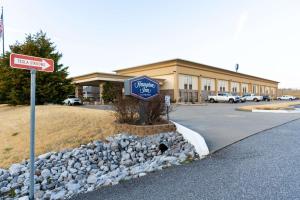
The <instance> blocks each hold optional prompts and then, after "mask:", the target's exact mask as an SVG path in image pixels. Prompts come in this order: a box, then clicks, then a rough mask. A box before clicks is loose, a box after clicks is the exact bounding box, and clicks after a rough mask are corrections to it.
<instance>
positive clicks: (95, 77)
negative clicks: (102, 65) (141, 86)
mask: <svg viewBox="0 0 300 200" xmlns="http://www.w3.org/2000/svg"><path fill="white" fill-rule="evenodd" d="M130 78H133V76H124V75H119V74H115V73H103V72H93V73H89V74H84V75H80V76H74V77H71V78H70V79H72V82H73V83H76V84H86V83H91V84H92V85H96V84H97V82H98V81H113V82H123V81H124V80H127V79H130ZM154 79H155V80H156V81H158V82H159V83H160V84H162V83H163V82H164V79H157V78H154Z"/></svg>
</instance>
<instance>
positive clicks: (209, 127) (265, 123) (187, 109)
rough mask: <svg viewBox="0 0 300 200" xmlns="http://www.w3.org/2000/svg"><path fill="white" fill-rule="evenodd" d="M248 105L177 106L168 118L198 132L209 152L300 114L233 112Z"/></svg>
mask: <svg viewBox="0 0 300 200" xmlns="http://www.w3.org/2000/svg"><path fill="white" fill-rule="evenodd" d="M249 104H253V103H246V104H226V103H215V104H207V105H206V106H205V105H204V106H178V107H176V108H175V111H174V112H172V113H171V115H170V116H171V119H172V120H174V121H175V122H178V123H180V124H182V125H184V126H186V127H188V128H190V129H192V130H194V131H196V132H199V133H200V134H201V135H202V136H203V137H204V138H205V141H206V142H207V145H208V148H209V150H210V152H214V151H217V150H219V149H221V148H223V147H225V146H227V145H229V144H232V143H234V142H236V141H239V140H241V139H243V138H245V137H248V136H250V135H252V134H254V133H257V132H260V131H263V130H266V129H269V128H272V127H275V126H278V125H281V124H284V123H286V122H289V121H292V120H295V119H299V118H300V114H282V113H281V114H280V113H276V114H275V113H252V112H242V111H236V110H235V109H236V108H237V107H240V106H243V105H249ZM260 104H262V103H260Z"/></svg>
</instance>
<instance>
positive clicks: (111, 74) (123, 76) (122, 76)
mask: <svg viewBox="0 0 300 200" xmlns="http://www.w3.org/2000/svg"><path fill="white" fill-rule="evenodd" d="M93 75H94V76H95V77H97V76H98V75H99V76H101V75H104V76H112V77H114V76H115V77H119V78H121V79H122V78H124V80H126V79H130V78H134V76H126V75H120V74H115V73H106V72H92V73H88V74H83V75H80V76H74V77H70V78H69V79H71V80H72V81H73V80H74V79H81V78H83V79H84V78H86V77H88V76H93ZM153 79H154V80H156V81H158V82H159V83H163V82H164V81H165V79H161V78H153ZM77 81H79V80H77Z"/></svg>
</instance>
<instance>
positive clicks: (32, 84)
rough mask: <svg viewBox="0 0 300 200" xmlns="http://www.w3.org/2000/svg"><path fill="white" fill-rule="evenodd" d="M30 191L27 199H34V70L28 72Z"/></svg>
mask: <svg viewBox="0 0 300 200" xmlns="http://www.w3.org/2000/svg"><path fill="white" fill-rule="evenodd" d="M30 76H31V85H30V190H29V199H30V200H33V199H34V174H35V173H34V172H35V169H34V157H35V152H34V149H35V80H36V70H35V69H32V70H30Z"/></svg>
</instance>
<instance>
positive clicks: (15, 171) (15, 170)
mask: <svg viewBox="0 0 300 200" xmlns="http://www.w3.org/2000/svg"><path fill="white" fill-rule="evenodd" d="M22 168H23V165H21V164H12V165H11V166H10V168H9V173H10V174H11V175H12V176H17V175H19V174H20V172H21V169H22Z"/></svg>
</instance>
